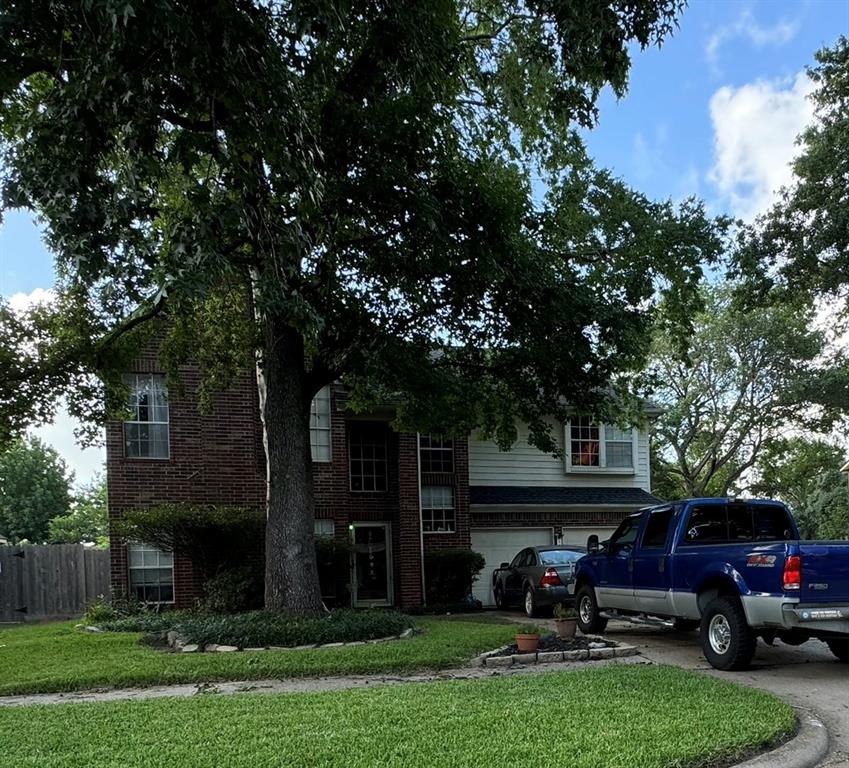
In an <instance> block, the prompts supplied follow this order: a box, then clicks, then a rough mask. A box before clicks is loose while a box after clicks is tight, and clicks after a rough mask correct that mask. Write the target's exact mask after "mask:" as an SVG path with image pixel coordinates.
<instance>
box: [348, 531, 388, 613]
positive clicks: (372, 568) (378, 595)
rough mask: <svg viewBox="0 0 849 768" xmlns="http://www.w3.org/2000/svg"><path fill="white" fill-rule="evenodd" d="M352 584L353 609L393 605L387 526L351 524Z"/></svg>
mask: <svg viewBox="0 0 849 768" xmlns="http://www.w3.org/2000/svg"><path fill="white" fill-rule="evenodd" d="M351 539H352V544H353V548H354V551H353V553H352V555H351V584H352V591H353V595H352V597H353V602H354V605H355V606H358V607H365V606H370V605H392V603H393V599H392V598H393V589H392V536H391V529H390V524H389V523H353V524H352V525H351Z"/></svg>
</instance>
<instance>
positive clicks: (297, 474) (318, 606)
mask: <svg viewBox="0 0 849 768" xmlns="http://www.w3.org/2000/svg"><path fill="white" fill-rule="evenodd" d="M265 334H266V335H265V345H264V350H263V361H262V363H263V370H264V375H265V387H266V396H265V431H266V440H267V451H268V457H267V459H268V478H269V486H268V521H267V523H266V532H265V607H266V608H268V609H271V610H281V609H285V610H290V611H295V612H297V613H319V612H321V610H322V609H323V605H322V602H321V589H320V587H319V583H318V566H317V565H316V557H315V531H314V526H315V522H314V521H315V502H314V499H313V483H312V455H311V452H310V404H311V403H312V398H313V394H314V393H313V392H312V391H311V386H310V382H309V379H308V376H307V372H306V368H305V365H304V345H303V340H302V339H301V336H300V334H299V333H298V332H297V331H295V330H293V329H292V328H289V327H288V326H286V325H285V324H283V323H280V322H278V321H275V320H274V319H268V320H266V323H265Z"/></svg>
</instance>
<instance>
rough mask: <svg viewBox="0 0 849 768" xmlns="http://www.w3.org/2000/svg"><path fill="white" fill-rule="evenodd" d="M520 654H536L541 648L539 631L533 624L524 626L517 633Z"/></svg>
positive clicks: (517, 646)
mask: <svg viewBox="0 0 849 768" xmlns="http://www.w3.org/2000/svg"><path fill="white" fill-rule="evenodd" d="M516 648H517V649H518V651H519V653H535V652H536V650H537V649H538V648H539V630H538V629H537V628H536V627H535V626H534V625H533V624H523V625H522V626H521V627H519V628H518V630H517V631H516Z"/></svg>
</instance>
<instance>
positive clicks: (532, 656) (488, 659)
mask: <svg viewBox="0 0 849 768" xmlns="http://www.w3.org/2000/svg"><path fill="white" fill-rule="evenodd" d="M511 645H512V644H511ZM508 648H510V645H502V646H501V648H496V649H495V650H494V651H487V652H486V653H482V654H481V655H480V656H478V657H477V659H475V661H474V662H473V663H477V664H479V665H480V666H482V667H512V666H513V665H514V664H552V663H557V662H564V661H590V660H597V659H613V658H616V657H621V656H636V655H637V654H638V653H639V649H638V648H637V646H635V645H615V646H613V647H607V648H581V649H579V650H576V651H534V652H533V653H513V654H511V655H510V656H496V654H498V653H503V652H504V651H506V650H507V649H508Z"/></svg>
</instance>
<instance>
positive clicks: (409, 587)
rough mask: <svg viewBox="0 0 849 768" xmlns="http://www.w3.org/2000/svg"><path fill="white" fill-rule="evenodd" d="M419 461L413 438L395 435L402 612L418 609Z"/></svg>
mask: <svg viewBox="0 0 849 768" xmlns="http://www.w3.org/2000/svg"><path fill="white" fill-rule="evenodd" d="M418 462H419V457H418V438H417V436H416V435H415V434H409V433H402V434H400V435H398V469H399V471H398V502H399V504H398V506H399V509H398V551H397V552H396V553H395V560H396V561H397V563H398V564H399V565H400V568H399V569H398V572H399V576H400V578H399V584H400V589H399V592H400V597H401V607H402V608H407V609H409V608H417V607H419V606H421V605H422V603H423V599H422V569H423V567H424V564H423V563H422V550H421V546H422V544H421V516H420V513H419V463H418Z"/></svg>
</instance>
